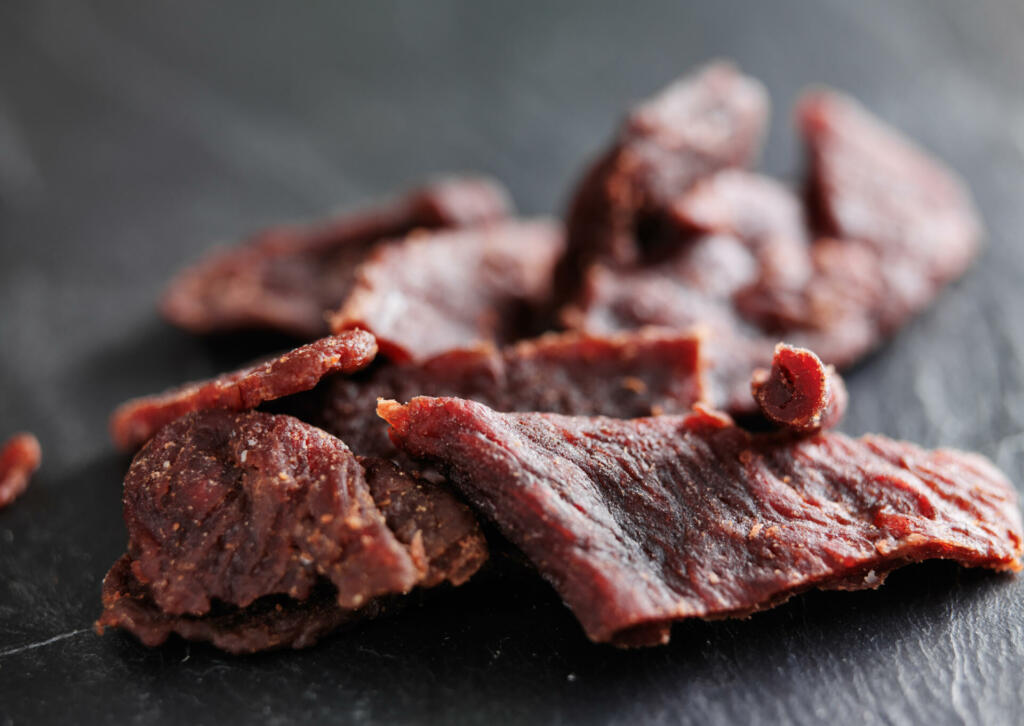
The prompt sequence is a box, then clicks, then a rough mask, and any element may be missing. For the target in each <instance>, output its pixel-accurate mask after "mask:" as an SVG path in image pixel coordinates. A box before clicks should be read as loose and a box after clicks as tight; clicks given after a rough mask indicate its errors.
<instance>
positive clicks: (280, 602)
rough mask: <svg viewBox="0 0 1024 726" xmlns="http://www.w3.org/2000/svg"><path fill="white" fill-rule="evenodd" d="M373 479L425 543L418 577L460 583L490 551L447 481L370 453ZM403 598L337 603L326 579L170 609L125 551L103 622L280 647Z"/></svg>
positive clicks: (403, 527) (375, 491) (152, 642)
mask: <svg viewBox="0 0 1024 726" xmlns="http://www.w3.org/2000/svg"><path fill="white" fill-rule="evenodd" d="M361 464H362V465H363V466H364V468H365V472H366V480H367V484H368V485H369V490H370V492H371V494H372V495H373V498H374V503H375V504H376V505H377V507H378V508H379V509H380V511H381V513H382V514H383V515H384V517H385V521H386V523H387V525H388V527H389V529H391V531H392V532H393V533H394V535H395V537H396V538H397V539H398V541H399V542H401V543H402V544H403V545H405V546H406V547H408V548H410V549H411V550H416V551H422V553H423V555H424V557H425V558H426V565H427V567H426V574H425V575H424V577H423V579H422V580H420V582H419V583H418V584H419V586H421V587H432V586H434V585H437V584H440V583H441V582H445V581H447V582H450V583H452V584H453V585H460V584H462V583H463V582H465V581H466V580H468V579H469V577H470V576H471V575H473V574H474V573H475V572H476V571H477V570H478V569H479V568H480V566H481V565H482V564H483V563H484V561H485V560H486V559H487V545H486V542H485V540H484V537H483V534H482V533H481V531H480V527H479V525H478V524H477V521H476V518H475V517H474V516H473V515H472V513H471V512H470V511H469V510H468V508H467V507H466V505H464V504H462V503H461V502H459V501H458V500H456V499H455V498H454V497H453V496H452V494H451V493H450V492H448V491H447V489H445V488H444V487H442V486H438V485H436V484H433V483H430V482H425V481H422V480H419V479H416V478H414V477H411V476H409V475H406V474H404V473H403V472H401V471H399V470H398V469H397V468H396V467H395V466H394V465H393V464H390V463H389V462H385V461H381V460H375V459H366V460H362V461H361ZM402 605H403V602H402V598H400V597H398V596H381V597H376V598H372V599H370V600H368V601H367V602H365V603H364V604H363V605H361V606H360V607H359V608H358V609H355V610H351V609H345V608H341V607H339V606H338V603H337V595H336V590H335V588H334V587H333V586H331V585H329V584H328V583H326V582H324V581H322V580H321V581H319V582H318V583H317V584H316V585H315V586H314V588H313V590H312V592H311V594H310V595H309V596H308V597H306V598H305V599H302V600H297V599H295V598H292V597H289V596H286V595H266V596H263V597H260V598H257V599H256V600H254V601H253V602H252V603H251V604H250V605H248V606H246V607H243V608H240V607H236V606H230V605H226V604H224V603H219V602H215V603H212V606H211V609H210V611H209V612H207V613H205V614H203V615H198V616H197V615H188V614H170V613H167V612H165V611H163V610H161V608H160V607H159V606H158V605H157V603H156V601H155V600H154V599H153V597H152V595H151V593H150V590H149V588H147V587H146V586H145V585H143V584H142V583H141V582H139V581H138V579H137V578H136V577H135V575H134V574H133V573H132V560H131V558H130V556H128V555H125V556H124V557H122V558H121V559H119V560H118V561H117V562H116V563H115V564H114V566H113V567H112V568H111V570H110V572H109V573H108V574H107V576H106V578H104V580H103V614H102V615H101V617H100V619H99V620H98V621H97V629H98V630H99V631H100V632H101V633H102V632H103V629H104V628H107V627H117V628H124V629H125V630H128V631H129V632H131V633H133V634H134V635H135V636H136V637H138V638H139V640H140V641H141V642H142V643H143V644H144V645H147V646H151V647H152V646H157V645H160V644H162V643H163V642H164V641H166V640H167V638H168V637H170V635H171V634H172V633H177V634H178V635H180V636H181V637H183V638H185V639H187V640H198V641H208V642H210V643H213V644H214V645H215V646H216V647H218V648H220V649H221V650H226V651H228V652H231V653H254V652H257V651H262V650H270V649H274V648H287V647H290V648H305V647H308V646H310V645H313V644H314V643H315V642H316V641H317V640H319V639H320V638H322V637H323V636H325V635H327V634H329V633H331V632H334V631H336V630H338V629H340V628H342V627H347V626H351V625H355V624H357V623H360V622H363V621H365V620H368V619H370V618H374V617H378V616H380V615H382V614H384V613H389V612H392V611H394V610H397V609H400V608H401V606H402Z"/></svg>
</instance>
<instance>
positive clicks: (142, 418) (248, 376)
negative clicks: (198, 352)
mask: <svg viewBox="0 0 1024 726" xmlns="http://www.w3.org/2000/svg"><path fill="white" fill-rule="evenodd" d="M376 355H377V342H376V340H374V337H373V336H372V335H370V334H369V333H367V332H365V331H362V330H350V331H348V332H346V333H342V334H340V335H330V336H327V337H326V338H321V339H320V340H317V341H315V342H313V343H309V344H308V345H304V346H302V347H301V348H296V349H295V350H293V351H290V352H288V353H285V354H284V355H281V356H279V357H277V358H273V359H271V360H269V361H267V362H265V363H262V364H260V365H256V366H252V367H249V368H243V369H241V370H238V371H232V372H231V373H225V374H224V375H221V376H218V377H217V378H213V379H211V380H208V381H199V382H197V383H186V384H185V385H184V386H181V387H179V388H175V389H172V390H170V391H167V392H165V393H161V394H158V395H155V396H144V397H142V398H136V399H133V400H131V401H128V402H127V403H123V404H121V405H120V406H119V407H118V408H117V410H116V411H114V413H113V415H112V416H111V417H110V434H111V436H112V437H113V439H114V443H116V444H117V445H118V447H120V448H121V449H124V450H132V449H135V448H137V447H139V446H140V445H142V444H143V443H145V442H146V441H148V440H149V439H150V438H151V437H152V436H153V434H155V433H156V432H157V431H159V430H160V428H161V427H162V426H164V425H165V424H168V423H170V422H171V421H173V420H175V419H176V418H178V417H180V416H183V415H185V414H186V413H189V412H190V411H200V410H203V409H211V408H220V409H228V410H232V411H244V410H246V409H250V408H256V406H259V405H260V404H261V403H263V402H264V401H272V400H274V399H276V398H281V397H282V396H289V395H291V394H293V393H299V392H300V391H308V390H309V389H311V388H313V387H314V386H315V385H316V384H317V383H319V381H320V379H321V378H323V377H324V376H326V375H328V374H330V373H352V372H353V371H357V370H359V369H361V368H365V367H366V366H367V365H369V363H370V361H372V360H373V359H374V357H375V356H376Z"/></svg>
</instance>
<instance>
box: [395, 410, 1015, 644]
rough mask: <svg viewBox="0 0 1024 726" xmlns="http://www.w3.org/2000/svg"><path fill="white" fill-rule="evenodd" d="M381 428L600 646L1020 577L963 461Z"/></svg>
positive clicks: (857, 448) (723, 424)
mask: <svg viewBox="0 0 1024 726" xmlns="http://www.w3.org/2000/svg"><path fill="white" fill-rule="evenodd" d="M378 410H379V412H380V414H381V415H382V416H383V417H384V418H385V419H386V420H387V421H388V423H390V424H391V426H392V428H393V433H392V436H393V438H394V439H395V442H396V443H397V444H398V445H399V446H401V447H402V448H403V449H404V450H405V451H406V452H407V453H409V454H410V455H412V456H416V457H424V458H426V459H429V460H431V461H434V462H437V463H438V464H439V465H440V466H441V467H442V469H444V470H445V471H446V472H447V474H448V475H449V477H450V480H451V481H452V482H453V484H454V485H455V486H456V487H457V488H458V489H459V490H460V491H462V493H463V494H465V495H466V497H467V498H468V499H469V500H470V502H471V503H472V504H473V505H474V506H475V507H476V508H477V510H478V511H479V512H480V513H481V514H483V515H485V516H486V517H487V518H488V519H490V520H492V521H493V522H495V523H496V524H497V525H498V526H499V527H500V529H501V531H502V532H503V533H504V535H505V536H506V537H507V538H508V539H509V540H510V541H512V542H513V543H514V544H516V545H517V546H519V547H520V548H521V549H522V550H523V551H524V552H525V554H526V555H527V556H528V557H529V558H530V559H531V560H532V561H533V563H534V564H535V565H536V567H537V568H538V570H539V571H540V572H541V574H543V575H544V576H545V577H546V578H547V579H548V580H549V581H550V582H551V583H552V585H553V586H554V587H555V589H556V590H557V591H558V592H559V594H560V595H561V596H562V598H563V599H564V600H565V602H566V604H567V605H568V606H569V607H570V608H571V609H572V611H573V612H574V613H575V614H576V617H577V618H578V619H579V620H580V622H581V624H582V625H583V628H584V630H585V631H586V633H587V635H588V636H589V637H590V638H591V639H592V640H595V641H598V642H611V643H614V644H617V645H629V646H636V645H654V644H658V643H664V642H667V640H668V638H669V634H670V625H671V623H672V622H674V621H675V620H678V619H681V618H689V617H701V618H720V617H734V616H743V615H747V614H749V613H751V612H754V611H757V610H761V609H764V608H767V607H771V606H773V605H775V604H777V603H779V602H782V601H783V600H785V599H787V598H788V597H790V596H792V595H793V594H796V593H798V592H800V591H802V590H806V589H808V588H811V587H819V588H838V589H858V588H868V587H876V586H878V585H879V584H880V583H881V582H882V580H883V579H884V577H885V575H886V574H887V573H888V572H889V571H890V570H892V569H893V568H896V567H899V566H901V565H903V564H906V563H908V562H915V561H919V560H924V559H929V558H947V559H953V560H956V561H958V562H960V563H962V564H964V565H968V566H982V567H989V568H992V569H996V570H1019V569H1020V562H1019V556H1020V553H1021V544H1022V532H1021V521H1020V514H1019V511H1018V509H1017V500H1016V494H1015V492H1014V489H1013V487H1012V485H1011V484H1010V483H1009V482H1008V481H1007V480H1006V478H1005V477H1004V476H1003V475H1002V474H1001V473H1000V472H999V471H998V470H996V469H995V468H994V467H993V466H992V465H991V464H990V463H989V462H988V461H987V460H986V459H984V458H982V457H980V456H977V455H973V454H967V453H962V452H957V451H951V450H937V451H926V450H923V449H920V448H918V447H916V446H914V445H912V444H908V443H903V442H896V441H891V440H888V439H885V438H883V437H878V436H868V437H864V438H861V439H850V438H848V437H846V436H843V435H842V434H838V433H832V432H828V433H821V434H818V435H815V436H811V437H794V436H792V435H790V434H786V433H783V434H771V435H752V434H750V433H749V432H746V431H744V430H742V429H740V428H738V427H737V426H735V425H734V424H733V423H732V421H731V420H730V419H729V418H728V417H727V416H725V415H723V414H719V413H715V412H712V411H708V410H705V409H703V408H698V410H697V411H696V412H695V413H694V414H692V415H690V416H685V417H682V416H661V417H654V418H647V419H636V420H633V421H623V420H618V419H611V418H604V417H593V418H588V417H568V416H560V415H555V414H529V413H526V414H501V413H496V412H494V411H492V410H490V409H488V408H487V407H486V406H483V405H482V404H479V403H475V402H472V401H464V400H459V399H451V398H448V399H436V398H417V399H413V401H412V402H411V403H409V404H408V405H406V406H402V405H400V404H398V403H395V402H393V401H385V402H382V403H381V404H380V406H379V409H378Z"/></svg>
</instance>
